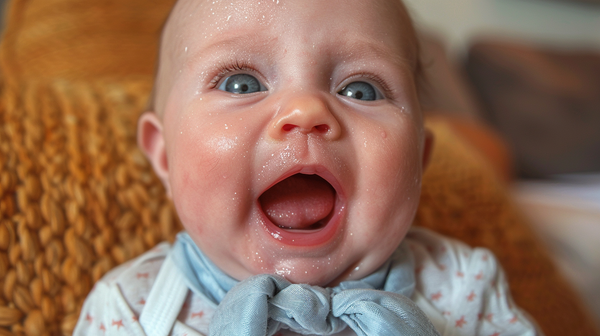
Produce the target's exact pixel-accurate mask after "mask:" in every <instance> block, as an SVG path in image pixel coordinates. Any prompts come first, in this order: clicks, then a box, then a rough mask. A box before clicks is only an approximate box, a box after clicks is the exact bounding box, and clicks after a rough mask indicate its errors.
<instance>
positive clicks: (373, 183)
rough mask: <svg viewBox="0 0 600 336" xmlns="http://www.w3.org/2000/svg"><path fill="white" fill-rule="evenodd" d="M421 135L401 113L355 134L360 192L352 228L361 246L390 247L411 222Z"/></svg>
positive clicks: (417, 185)
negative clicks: (355, 218) (358, 219)
mask: <svg viewBox="0 0 600 336" xmlns="http://www.w3.org/2000/svg"><path fill="white" fill-rule="evenodd" d="M364 129H366V128H364ZM420 136H421V132H420V129H419V127H418V126H417V124H416V123H415V122H414V121H413V120H412V119H411V118H409V117H405V118H400V119H398V120H397V122H396V123H390V124H389V126H388V125H385V126H381V127H377V128H375V127H373V128H371V129H370V131H369V132H366V131H365V132H364V136H363V137H362V138H360V137H359V138H357V142H359V143H358V144H357V145H361V144H362V146H357V148H362V150H358V152H357V158H358V162H360V164H359V166H360V173H359V181H358V183H359V190H360V192H361V194H362V195H360V196H359V198H358V199H357V200H356V201H357V202H358V204H357V205H358V206H357V207H356V210H357V211H359V213H355V215H357V217H358V218H360V222H359V223H358V224H359V225H357V226H356V227H353V230H356V231H359V232H360V235H361V237H362V238H363V239H362V240H363V243H364V245H365V246H368V245H370V246H373V245H372V244H383V245H378V246H380V247H381V249H380V250H393V249H394V248H395V247H396V246H397V244H398V243H399V242H400V241H401V240H402V238H403V237H404V234H405V233H406V231H407V230H408V228H409V226H410V225H411V223H412V220H413V217H414V214H415V211H416V208H417V206H418V201H419V195H420V186H421V169H422V168H421V155H420V151H421V149H420V141H419V140H420ZM361 223H362V225H361Z"/></svg>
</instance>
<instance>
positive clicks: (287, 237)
mask: <svg viewBox="0 0 600 336" xmlns="http://www.w3.org/2000/svg"><path fill="white" fill-rule="evenodd" d="M335 203H336V206H335V209H334V213H333V215H332V216H331V218H330V219H329V221H327V224H326V225H325V226H324V227H322V228H320V229H315V230H286V229H283V228H281V227H279V226H277V225H275V224H273V222H271V221H270V220H269V219H268V218H267V216H266V215H265V214H264V212H262V211H261V215H262V219H263V223H265V225H264V227H265V229H266V231H267V233H268V234H269V235H270V236H271V237H272V238H274V239H276V240H277V241H279V242H281V243H283V244H286V245H291V246H318V245H323V244H326V243H327V242H329V241H331V240H333V239H334V237H336V236H337V233H338V231H339V229H340V228H341V223H342V218H343V214H344V207H343V206H340V205H339V204H340V203H341V202H340V199H339V198H338V199H337V200H336V202H335Z"/></svg>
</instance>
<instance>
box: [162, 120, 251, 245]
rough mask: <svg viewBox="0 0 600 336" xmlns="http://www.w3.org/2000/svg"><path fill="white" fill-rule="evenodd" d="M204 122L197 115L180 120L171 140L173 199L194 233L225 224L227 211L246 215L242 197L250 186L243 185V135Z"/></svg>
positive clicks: (181, 215)
mask: <svg viewBox="0 0 600 336" xmlns="http://www.w3.org/2000/svg"><path fill="white" fill-rule="evenodd" d="M200 122H202V121H200V120H194V119H193V118H189V119H187V120H185V122H180V123H179V125H178V126H179V127H177V128H175V132H173V133H172V134H170V135H171V142H170V143H168V153H169V156H168V160H169V178H170V183H171V188H172V193H173V201H174V203H175V206H176V208H177V211H178V214H179V216H180V218H181V220H182V222H183V224H184V226H185V227H186V229H187V230H188V231H190V233H191V234H193V235H194V234H210V232H205V231H207V230H212V227H206V226H204V225H203V223H221V222H223V220H224V217H225V216H224V215H225V214H232V213H236V214H240V216H241V215H243V213H244V209H243V208H242V207H241V202H240V200H241V199H242V198H243V197H244V196H245V195H243V194H242V191H243V190H244V189H247V188H244V187H243V186H242V185H241V184H242V181H243V180H244V176H243V175H240V174H239V169H238V167H239V166H240V165H243V164H244V160H243V157H242V156H243V155H242V153H244V152H245V149H244V146H243V144H240V141H239V138H238V137H237V136H235V135H234V132H230V130H229V127H228V126H223V125H219V126H220V127H219V126H216V125H212V127H211V125H203V124H201V123H200ZM200 125H203V126H202V127H200ZM206 126H209V127H206ZM236 171H237V172H238V173H237V174H234V172H236ZM216 230H217V229H214V231H216ZM222 231H223V230H222V228H221V231H219V232H222ZM214 233H217V232H214Z"/></svg>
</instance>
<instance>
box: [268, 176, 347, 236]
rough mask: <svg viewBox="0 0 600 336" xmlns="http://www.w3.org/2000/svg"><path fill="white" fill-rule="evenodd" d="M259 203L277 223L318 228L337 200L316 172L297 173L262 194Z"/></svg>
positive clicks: (295, 226) (295, 227)
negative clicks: (312, 173) (314, 173)
mask: <svg viewBox="0 0 600 336" xmlns="http://www.w3.org/2000/svg"><path fill="white" fill-rule="evenodd" d="M259 201H260V204H261V206H262V208H263V211H264V212H265V214H266V215H267V217H268V218H269V219H270V220H271V222H273V223H274V224H275V225H278V226H280V227H282V228H289V229H298V230H301V229H313V228H317V227H318V226H319V225H320V223H318V222H319V221H320V220H322V219H325V217H327V216H328V215H329V214H330V213H331V211H332V209H333V205H334V203H335V190H334V189H333V188H332V187H331V185H330V184H329V183H328V182H327V181H325V180H324V179H322V178H321V177H319V176H317V175H304V174H296V175H293V176H290V177H288V178H287V179H285V180H283V181H281V182H279V183H277V184H276V185H274V186H273V187H271V188H270V189H269V190H267V191H265V193H264V194H262V195H261V196H260V199H259Z"/></svg>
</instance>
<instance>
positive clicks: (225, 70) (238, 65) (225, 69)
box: [209, 60, 256, 89]
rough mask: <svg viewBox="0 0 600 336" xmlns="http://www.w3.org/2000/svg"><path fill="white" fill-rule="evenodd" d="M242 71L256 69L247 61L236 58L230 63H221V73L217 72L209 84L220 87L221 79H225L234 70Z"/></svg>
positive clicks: (212, 86) (213, 87)
mask: <svg viewBox="0 0 600 336" xmlns="http://www.w3.org/2000/svg"><path fill="white" fill-rule="evenodd" d="M242 71H247V72H253V73H256V70H255V69H254V68H252V67H251V66H250V65H248V64H247V63H245V62H242V61H239V60H235V61H233V62H230V63H222V64H220V65H219V73H217V74H216V75H215V76H214V77H213V79H211V81H210V84H209V85H210V88H211V89H215V88H217V87H219V84H220V83H221V80H223V78H225V77H226V76H227V75H229V74H231V73H232V72H242Z"/></svg>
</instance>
